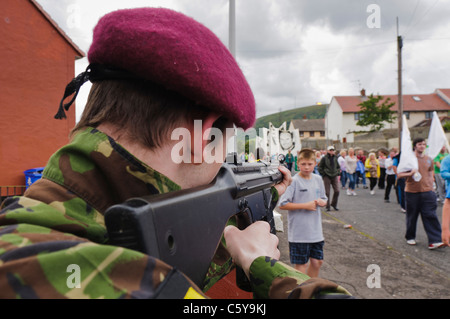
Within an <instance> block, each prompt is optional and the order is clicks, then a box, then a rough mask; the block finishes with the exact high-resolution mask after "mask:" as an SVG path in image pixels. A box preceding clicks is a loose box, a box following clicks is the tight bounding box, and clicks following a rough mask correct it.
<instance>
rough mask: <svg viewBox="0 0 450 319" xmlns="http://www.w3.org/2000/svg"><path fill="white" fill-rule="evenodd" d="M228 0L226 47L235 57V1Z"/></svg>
mask: <svg viewBox="0 0 450 319" xmlns="http://www.w3.org/2000/svg"><path fill="white" fill-rule="evenodd" d="M229 1H230V9H229V10H230V11H229V15H230V20H229V34H228V36H229V39H228V49H229V50H230V52H231V54H232V55H233V56H234V58H236V1H235V0H229Z"/></svg>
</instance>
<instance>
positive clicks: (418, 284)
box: [278, 188, 450, 299]
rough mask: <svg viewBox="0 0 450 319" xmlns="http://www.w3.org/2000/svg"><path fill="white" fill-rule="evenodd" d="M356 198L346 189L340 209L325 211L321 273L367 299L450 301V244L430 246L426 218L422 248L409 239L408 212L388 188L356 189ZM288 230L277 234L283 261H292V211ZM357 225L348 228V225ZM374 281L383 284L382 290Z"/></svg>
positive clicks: (419, 229) (421, 231)
mask: <svg viewBox="0 0 450 319" xmlns="http://www.w3.org/2000/svg"><path fill="white" fill-rule="evenodd" d="M356 192H357V194H358V195H357V196H348V195H346V192H345V190H341V192H340V195H339V202H338V208H339V211H334V210H333V209H332V210H331V211H330V212H326V211H325V209H323V212H322V217H323V231H324V236H325V247H324V263H323V265H322V268H321V271H320V275H319V276H320V277H322V278H325V279H329V280H331V281H334V282H336V283H338V284H340V285H342V286H343V287H344V288H346V289H347V290H349V291H350V292H351V293H352V294H353V295H354V296H355V297H357V298H362V299H441V298H445V299H449V298H450V247H446V248H440V249H437V250H429V249H428V247H427V246H428V241H427V237H426V234H425V231H424V229H423V224H422V221H421V220H420V218H419V220H418V223H417V237H416V241H417V242H418V244H417V246H409V245H407V244H406V240H405V238H404V233H405V214H404V213H402V212H401V211H400V206H399V204H398V203H397V200H396V196H395V193H394V191H393V190H392V191H391V196H390V203H385V202H384V197H383V194H384V190H379V189H378V188H376V189H375V192H376V193H375V195H370V192H369V190H368V189H362V188H357V189H356ZM278 212H280V213H281V214H282V220H283V227H284V232H278V237H279V239H280V244H279V247H280V251H281V260H282V261H284V262H285V263H287V264H290V262H289V248H288V241H287V211H282V210H278ZM437 213H438V216H439V219H441V216H442V206H441V205H438V210H437ZM347 224H351V225H352V228H350V229H345V228H344V225H347ZM375 283H379V284H380V287H379V288H377V286H376V285H375Z"/></svg>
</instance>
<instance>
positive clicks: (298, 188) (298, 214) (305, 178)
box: [280, 149, 327, 277]
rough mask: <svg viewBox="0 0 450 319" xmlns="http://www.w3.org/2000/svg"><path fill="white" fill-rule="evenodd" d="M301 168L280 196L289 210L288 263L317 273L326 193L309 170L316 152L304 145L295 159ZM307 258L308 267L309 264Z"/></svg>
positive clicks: (321, 257) (312, 167)
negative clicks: (322, 212)
mask: <svg viewBox="0 0 450 319" xmlns="http://www.w3.org/2000/svg"><path fill="white" fill-rule="evenodd" d="M297 165H298V167H299V169H300V172H299V173H298V174H297V175H295V176H294V177H293V178H292V184H291V185H290V186H289V187H288V188H287V189H286V192H285V193H284V194H283V195H282V196H281V199H280V208H281V209H285V210H288V211H289V213H288V241H289V253H290V259H291V263H292V264H293V265H294V267H295V269H297V270H299V271H301V272H303V273H305V274H307V275H308V276H310V277H318V275H319V270H320V267H321V266H322V263H323V246H324V237H323V231H322V215H321V211H320V207H323V206H326V204H327V196H326V195H325V187H324V185H323V181H322V178H321V177H320V176H319V175H316V174H312V173H313V171H314V167H315V166H316V160H315V154H314V152H313V151H312V150H310V149H303V150H302V151H301V152H300V153H299V155H298V159H297ZM308 261H309V267H308Z"/></svg>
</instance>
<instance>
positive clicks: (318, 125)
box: [291, 119, 325, 132]
mask: <svg viewBox="0 0 450 319" xmlns="http://www.w3.org/2000/svg"><path fill="white" fill-rule="evenodd" d="M291 122H292V125H293V126H294V128H296V129H299V130H300V131H315V132H318V131H325V119H295V120H292V121H291Z"/></svg>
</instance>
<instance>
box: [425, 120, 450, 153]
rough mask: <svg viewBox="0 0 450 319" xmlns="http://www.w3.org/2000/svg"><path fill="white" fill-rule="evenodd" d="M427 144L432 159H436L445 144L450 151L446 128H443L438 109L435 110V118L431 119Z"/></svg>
mask: <svg viewBox="0 0 450 319" xmlns="http://www.w3.org/2000/svg"><path fill="white" fill-rule="evenodd" d="M427 145H428V149H427V155H428V156H429V157H431V158H432V159H434V158H435V157H436V156H437V155H438V154H439V152H440V151H441V149H442V147H444V146H446V147H447V149H448V151H450V148H449V146H448V140H447V136H445V132H444V129H443V128H442V125H441V121H440V120H439V117H438V115H437V113H436V111H434V112H433V119H432V120H431V126H430V133H428V141H427Z"/></svg>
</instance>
